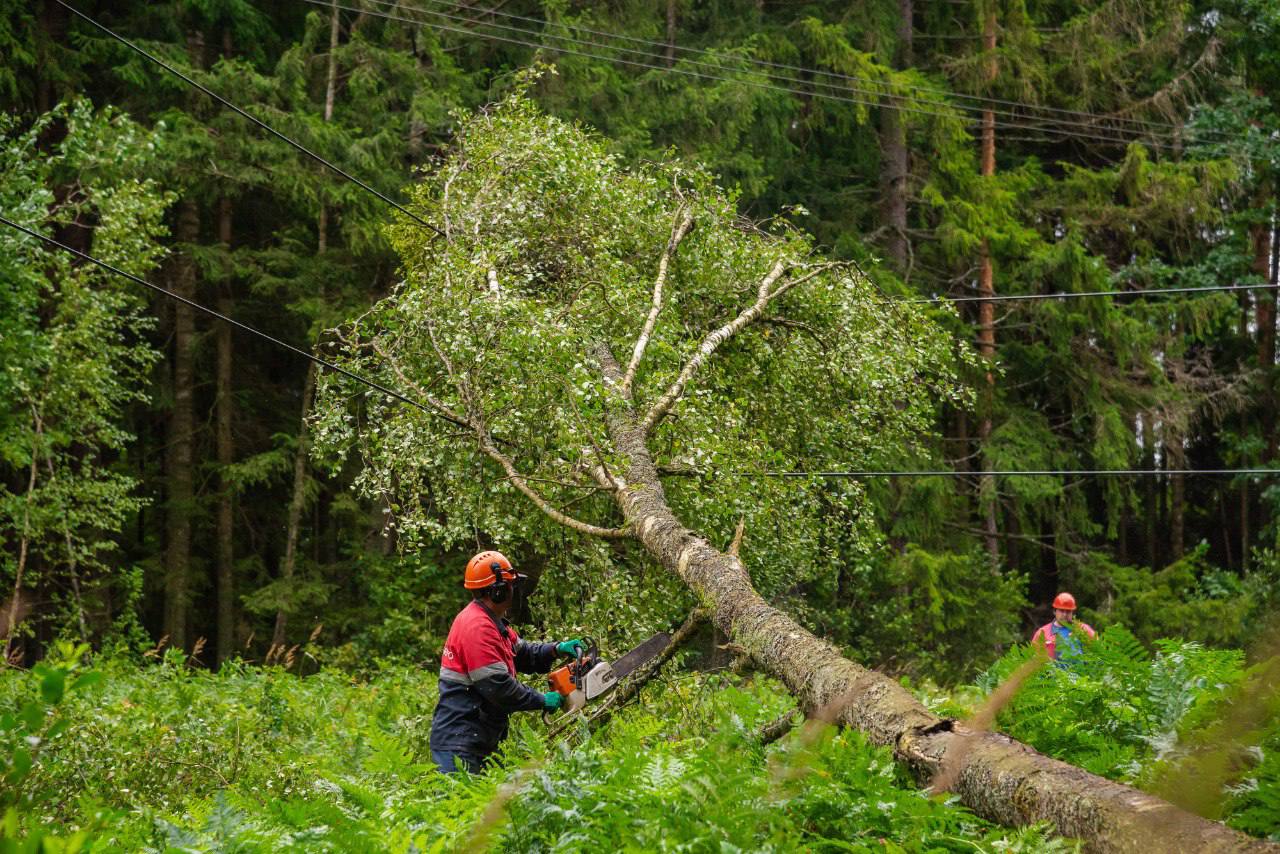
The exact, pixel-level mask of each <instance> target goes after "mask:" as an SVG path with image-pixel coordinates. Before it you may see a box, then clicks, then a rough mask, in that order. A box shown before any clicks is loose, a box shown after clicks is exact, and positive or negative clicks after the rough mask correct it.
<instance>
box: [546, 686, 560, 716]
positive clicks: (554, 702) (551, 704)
mask: <svg viewBox="0 0 1280 854" xmlns="http://www.w3.org/2000/svg"><path fill="white" fill-rule="evenodd" d="M563 704H564V697H561V696H560V692H559V691H548V692H547V693H545V694H543V695H542V710H543V711H544V712H554V711H555V710H556V709H559V708H560V706H561V705H563Z"/></svg>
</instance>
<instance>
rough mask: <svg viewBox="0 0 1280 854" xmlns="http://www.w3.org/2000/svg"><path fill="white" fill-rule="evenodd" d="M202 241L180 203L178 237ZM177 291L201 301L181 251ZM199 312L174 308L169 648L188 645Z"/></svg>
mask: <svg viewBox="0 0 1280 854" xmlns="http://www.w3.org/2000/svg"><path fill="white" fill-rule="evenodd" d="M199 236H200V211H199V208H197V207H196V203H195V201H194V200H192V199H190V198H187V199H184V200H182V201H181V202H179V203H178V221H177V224H176V227H175V228H174V237H175V238H176V240H177V241H178V243H179V244H184V243H185V244H194V243H195V242H196V240H197V239H198V238H199ZM172 271H173V284H172V287H173V291H174V293H176V294H178V295H179V296H181V297H186V298H187V299H194V298H195V296H196V293H195V291H196V266H195V262H194V261H193V260H192V259H191V257H190V256H188V255H185V254H183V253H182V251H179V252H178V254H177V255H175V256H174V260H173V264H172ZM194 343H195V314H194V310H193V309H192V308H191V307H190V306H188V305H186V304H184V303H181V302H177V303H175V304H174V307H173V412H172V413H171V414H170V416H169V446H168V449H167V452H166V455H165V457H166V459H165V469H166V474H167V481H168V501H167V503H166V505H165V555H164V566H165V602H164V633H165V634H166V635H168V636H169V645H170V646H171V647H174V648H176V649H185V648H186V644H187V599H188V592H187V588H188V581H189V579H188V572H189V564H190V562H191V511H192V502H193V500H194V497H195V485H194V472H193V467H192V459H193V445H194V442H195V403H194V399H193V396H194V393H195V388H194V379H193V366H192V361H193V358H194V357H193V353H192V346H193V345H194Z"/></svg>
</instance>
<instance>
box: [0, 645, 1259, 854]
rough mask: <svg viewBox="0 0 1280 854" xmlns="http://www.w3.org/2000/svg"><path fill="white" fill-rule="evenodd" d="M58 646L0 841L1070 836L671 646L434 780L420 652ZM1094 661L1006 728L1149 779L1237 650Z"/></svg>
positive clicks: (529, 846)
mask: <svg viewBox="0 0 1280 854" xmlns="http://www.w3.org/2000/svg"><path fill="white" fill-rule="evenodd" d="M63 653H64V654H63V660H62V662H61V664H59V663H58V662H57V657H54V658H53V659H51V660H50V661H49V662H48V663H46V664H44V665H42V666H40V667H38V668H37V669H36V670H34V671H30V672H24V671H18V670H12V669H10V670H5V671H3V672H2V673H0V715H3V717H0V762H5V763H7V765H5V766H0V772H4V773H5V775H6V780H7V781H9V782H15V783H17V784H18V785H16V786H15V787H13V788H12V789H10V795H0V804H3V805H4V806H6V807H8V817H7V819H6V821H5V824H4V826H3V827H2V828H0V850H25V849H17V848H7V847H6V844H7V843H6V839H7V840H8V841H9V842H13V841H14V840H15V839H16V838H17V837H19V836H21V837H25V839H26V843H27V844H30V843H32V842H33V841H34V840H36V839H37V838H39V836H40V835H41V834H49V835H51V836H53V837H55V838H57V839H60V840H62V841H67V842H73V843H75V842H84V843H88V847H89V848H90V849H91V850H120V851H142V850H148V851H166V852H167V851H237V852H240V851H281V850H298V851H304V850H305V851H387V852H409V851H420V852H427V851H453V850H467V851H473V850H486V849H488V850H503V851H531V852H532V851H585V850H605V851H608V850H616V851H677V850H679V851H717V852H730V851H794V850H806V851H895V850H897V851H931V852H932V851H965V852H972V851H975V850H977V851H1037V852H1040V851H1053V850H1075V849H1076V847H1077V846H1076V844H1075V843H1074V842H1072V841H1069V840H1061V839H1056V838H1054V837H1053V836H1052V835H1051V834H1050V833H1049V832H1048V829H1047V828H1044V827H1032V828H1024V829H1020V830H1010V829H1006V828H999V827H995V826H992V825H990V824H988V823H986V822H984V821H982V820H980V819H978V818H976V817H975V816H974V815H973V814H971V813H970V812H968V811H967V810H966V809H964V808H963V807H961V806H959V805H958V804H957V803H956V802H955V801H954V799H953V798H949V797H947V796H945V795H943V796H930V795H928V794H927V793H924V792H922V791H921V790H920V789H919V788H918V787H917V786H916V785H915V784H914V782H913V781H911V780H910V779H908V778H907V777H905V776H904V775H903V772H902V771H901V770H900V769H899V768H898V766H897V765H896V764H895V763H894V761H893V758H892V755H891V753H890V751H889V750H887V749H885V748H880V747H875V746H871V745H869V744H867V743H866V741H865V740H864V739H863V738H862V737H861V736H860V735H858V734H857V733H854V732H851V731H847V730H845V731H838V730H835V729H832V728H829V727H817V728H803V729H800V730H796V731H793V732H792V733H791V734H790V735H788V736H786V737H784V738H782V739H781V740H779V741H777V742H776V743H773V744H768V745H766V744H763V743H762V741H761V737H760V729H761V727H762V726H764V725H765V724H766V723H768V722H769V721H771V720H774V719H775V718H777V717H778V716H779V715H780V714H782V713H783V712H785V711H786V710H787V709H788V708H790V707H791V706H792V700H791V698H790V696H789V695H788V694H787V693H786V691H785V690H784V689H783V687H782V686H781V685H780V684H779V683H777V682H775V681H774V680H772V679H770V678H767V677H763V676H759V675H751V674H747V675H738V674H735V673H733V672H731V671H729V670H721V671H713V672H697V671H690V670H687V669H682V668H681V667H680V666H679V664H678V662H677V663H674V664H671V665H668V667H667V669H666V670H665V671H664V672H663V673H661V674H660V675H659V676H658V677H656V678H655V679H653V680H652V681H651V682H650V683H649V684H648V685H647V686H646V688H645V689H644V690H643V691H642V692H641V693H640V694H639V696H638V697H637V699H635V700H634V701H633V702H631V703H629V704H628V705H627V706H626V707H625V708H622V709H620V710H619V711H618V712H617V713H616V714H614V715H613V716H612V717H611V718H610V719H609V720H608V722H607V723H606V724H603V725H601V726H598V727H596V728H595V729H594V731H590V732H588V731H587V729H586V726H585V725H581V726H578V727H576V728H574V727H570V728H569V729H568V730H566V731H565V732H564V733H562V734H561V735H559V736H557V737H556V738H554V739H550V738H548V736H547V733H548V729H547V727H546V726H545V725H544V724H543V723H542V721H541V720H539V718H538V716H536V715H517V716H515V717H514V718H513V727H512V735H511V738H510V739H509V740H508V742H507V743H506V746H505V750H504V752H503V755H502V756H501V758H500V761H499V762H498V763H497V764H496V765H495V766H494V767H493V768H492V769H490V770H489V771H488V772H486V773H484V774H481V775H477V776H473V777H468V776H466V775H454V776H452V777H445V776H443V775H440V774H438V773H437V772H436V771H435V770H434V766H432V764H431V762H430V753H429V749H428V735H429V732H430V726H431V713H432V709H433V708H434V705H435V698H436V677H435V674H434V672H431V671H429V670H424V669H421V668H416V667H412V666H382V667H379V668H377V669H375V670H373V671H371V672H369V673H366V674H363V675H361V676H353V675H351V674H349V673H345V672H342V671H338V670H334V669H321V670H320V671H319V672H315V673H311V674H309V675H306V676H299V675H296V674H295V673H293V672H290V671H288V670H286V669H284V668H283V667H261V666H251V665H245V664H241V663H234V664H228V665H225V666H224V667H222V668H221V669H220V670H219V671H218V672H216V673H213V672H210V671H208V670H205V669H201V668H196V667H192V666H190V662H189V661H187V660H186V659H185V658H184V657H183V656H182V655H181V654H179V653H175V652H170V653H169V654H168V655H162V656H156V657H155V658H154V659H152V660H147V661H146V662H145V663H142V664H139V663H138V662H137V661H136V660H135V661H127V660H124V659H99V660H97V661H95V662H94V663H93V667H92V669H91V670H90V669H89V668H87V667H86V666H84V665H80V664H75V663H72V662H73V661H74V660H75V659H77V658H78V656H79V653H78V651H74V650H71V649H69V648H67V649H65V650H64V651H63ZM1026 655H1027V650H1025V649H1017V650H1014V651H1012V652H1011V653H1010V654H1009V655H1006V656H1005V658H1004V659H1002V660H1001V661H1000V662H999V663H997V665H996V666H995V667H994V668H992V670H991V671H989V672H988V674H986V675H985V676H984V677H983V679H982V680H980V681H979V684H978V685H976V686H971V687H970V688H968V689H966V690H962V691H959V692H940V691H936V690H933V689H929V688H927V687H926V688H921V689H919V693H920V694H921V696H922V697H923V699H925V701H926V702H928V703H929V704H930V705H931V706H933V707H934V708H935V709H936V710H938V711H939V712H941V713H949V714H956V715H961V716H963V715H967V714H969V713H970V712H971V711H972V709H973V708H974V706H975V704H978V703H981V701H982V698H983V696H984V694H985V693H986V691H988V690H989V689H990V688H991V687H992V686H993V685H994V684H995V683H996V682H998V681H999V680H1000V679H1001V678H1003V675H1005V674H1007V673H1008V672H1012V670H1013V669H1015V668H1016V667H1017V666H1018V664H1019V663H1020V662H1021V661H1022V660H1025V657H1026ZM1090 656H1091V657H1092V658H1094V659H1096V662H1097V664H1096V666H1095V667H1094V669H1093V670H1092V671H1090V670H1089V668H1088V667H1084V668H1079V669H1078V671H1079V672H1076V671H1075V670H1073V671H1070V672H1068V671H1063V670H1061V669H1059V668H1047V669H1046V670H1045V671H1044V672H1042V673H1041V674H1039V675H1038V676H1036V677H1033V679H1032V680H1031V681H1030V682H1028V684H1027V685H1026V686H1025V687H1024V688H1023V689H1022V691H1021V692H1020V693H1019V695H1018V697H1017V699H1016V700H1015V701H1014V703H1013V704H1012V705H1011V706H1010V707H1009V708H1008V709H1006V710H1005V712H1004V713H1002V715H1001V726H1002V727H1003V728H1004V729H1006V730H1007V731H1009V732H1010V734H1011V735H1014V736H1015V737H1019V738H1023V739H1025V740H1027V741H1029V742H1031V743H1033V744H1035V745H1036V746H1038V747H1040V748H1041V749H1042V750H1046V751H1049V752H1052V753H1054V754H1055V755H1059V756H1060V758H1064V759H1067V760H1068V761H1073V762H1075V763H1076V764H1080V765H1082V766H1083V767H1087V768H1089V770H1092V771H1095V772H1098V773H1103V774H1107V775H1108V776H1112V777H1116V778H1119V779H1125V780H1127V781H1130V782H1138V783H1139V784H1143V783H1146V784H1152V783H1153V781H1154V782H1155V783H1158V778H1159V773H1158V771H1159V769H1160V768H1161V767H1165V766H1167V764H1168V762H1169V761H1170V760H1169V757H1170V756H1171V755H1172V754H1171V753H1170V750H1169V745H1170V744H1172V743H1176V742H1177V741H1178V738H1179V735H1178V734H1179V733H1180V732H1182V733H1183V735H1184V738H1185V737H1186V733H1187V732H1188V730H1187V729H1186V728H1187V727H1188V726H1191V725H1194V726H1197V727H1202V726H1203V725H1204V724H1205V723H1206V721H1207V720H1208V719H1209V717H1211V714H1210V713H1211V710H1212V709H1213V708H1215V704H1217V703H1218V702H1220V699H1221V696H1222V695H1223V692H1224V690H1227V689H1228V688H1229V687H1230V686H1231V685H1239V684H1241V680H1242V678H1243V676H1242V674H1243V673H1244V670H1243V659H1242V656H1241V655H1240V654H1239V653H1237V652H1230V651H1226V652H1224V651H1211V650H1204V649H1202V648H1200V647H1198V646H1196V645H1194V644H1178V643H1176V642H1169V643H1167V644H1166V645H1165V646H1163V647H1161V649H1160V650H1159V651H1158V653H1157V654H1156V655H1154V656H1153V655H1151V654H1150V653H1147V652H1146V651H1144V650H1143V649H1142V648H1141V647H1140V645H1138V644H1137V643H1136V641H1133V639H1132V636H1131V635H1128V634H1127V633H1125V632H1123V630H1113V631H1111V632H1108V633H1105V634H1104V636H1103V641H1102V642H1100V643H1099V644H1097V645H1096V650H1091V651H1090ZM304 660H305V659H304ZM312 666H314V665H312ZM1104 694H1105V696H1104ZM33 710H34V711H33ZM1011 716H1012V717H1011ZM1198 716H1199V717H1198ZM1275 720H1276V718H1275V716H1272V719H1271V724H1270V726H1271V729H1272V731H1271V732H1269V733H1266V732H1260V733H1255V736H1256V738H1255V740H1257V739H1261V740H1262V741H1263V742H1265V744H1262V745H1255V746H1254V747H1253V751H1254V754H1255V759H1256V760H1257V761H1254V762H1252V763H1250V764H1249V766H1248V768H1247V769H1246V770H1247V772H1248V773H1246V774H1243V775H1241V774H1237V775H1236V776H1235V777H1233V779H1232V780H1231V781H1230V791H1229V792H1228V795H1229V798H1228V800H1227V801H1225V802H1223V804H1222V805H1220V806H1219V807H1218V808H1219V809H1220V810H1221V811H1224V812H1225V814H1227V815H1228V817H1229V821H1230V822H1231V823H1232V824H1234V825H1236V826H1239V827H1241V829H1245V830H1247V831H1250V832H1253V833H1256V834H1258V835H1267V834H1268V833H1270V834H1272V835H1276V834H1280V812H1276V811H1274V810H1271V808H1270V806H1269V803H1270V801H1269V800H1268V799H1276V798H1277V796H1278V795H1280V775H1278V774H1277V773H1276V772H1277V769H1278V767H1280V762H1277V760H1276V758H1275V756H1276V754H1277V753H1280V751H1277V750H1274V749H1271V748H1272V747H1280V745H1272V744H1270V742H1274V741H1276V740H1278V739H1280V727H1277V726H1276V724H1275ZM1162 733H1163V735H1161V734H1162ZM1161 738H1163V739H1164V741H1163V742H1161ZM1268 740H1269V741H1268ZM24 753H25V756H26V759H25V760H24V759H23V758H22V756H21V755H20V754H24ZM1162 763H1163V765H1162ZM1153 769H1154V770H1153ZM1224 791H1226V789H1224ZM1268 816H1269V818H1268ZM1268 821H1269V822H1270V824H1269V825H1268ZM31 850H37V849H35V848H32V849H31ZM69 850H74V849H69Z"/></svg>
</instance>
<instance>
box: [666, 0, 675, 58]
mask: <svg viewBox="0 0 1280 854" xmlns="http://www.w3.org/2000/svg"><path fill="white" fill-rule="evenodd" d="M676 2H677V0H667V56H666V58H667V68H670V67H671V66H673V65H675V64H676Z"/></svg>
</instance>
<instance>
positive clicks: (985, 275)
mask: <svg viewBox="0 0 1280 854" xmlns="http://www.w3.org/2000/svg"><path fill="white" fill-rule="evenodd" d="M982 47H983V50H984V51H985V52H986V53H987V56H988V57H989V59H988V60H987V69H986V77H987V85H988V86H990V85H991V84H992V83H994V82H995V79H996V74H997V72H998V68H997V65H996V13H995V7H994V6H993V7H992V9H991V11H989V12H988V13H987V16H986V20H985V23H984V25H983V32H982ZM995 174H996V117H995V113H994V112H993V111H991V110H983V112H982V175H983V177H986V178H990V177H992V176H994V175H995ZM978 270H979V273H978V294H979V296H984V297H991V296H994V295H995V272H994V270H993V269H992V266H991V246H990V243H989V242H988V240H987V238H985V237H984V238H982V250H981V257H980V259H979V267H978ZM978 352H979V353H980V354H981V355H982V361H983V362H984V363H985V364H986V377H985V385H984V387H983V394H982V404H981V405H982V420H981V422H979V424H978V445H979V447H980V448H981V449H982V470H983V472H989V471H991V460H990V457H989V455H988V454H987V442H988V441H989V440H990V438H991V429H992V410H993V409H994V408H995V386H996V380H995V373H994V372H993V371H992V363H993V361H994V360H995V357H996V315H995V303H993V302H988V301H986V300H983V301H982V302H980V303H978ZM978 497H979V503H980V506H981V508H982V527H983V530H984V531H985V537H984V540H985V544H986V547H987V554H988V555H990V557H991V563H992V565H993V566H994V565H996V564H998V563H999V561H1000V538H999V533H998V530H997V527H996V484H995V478H994V477H992V476H991V475H990V474H985V473H984V474H983V475H982V477H981V478H979V487H978Z"/></svg>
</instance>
